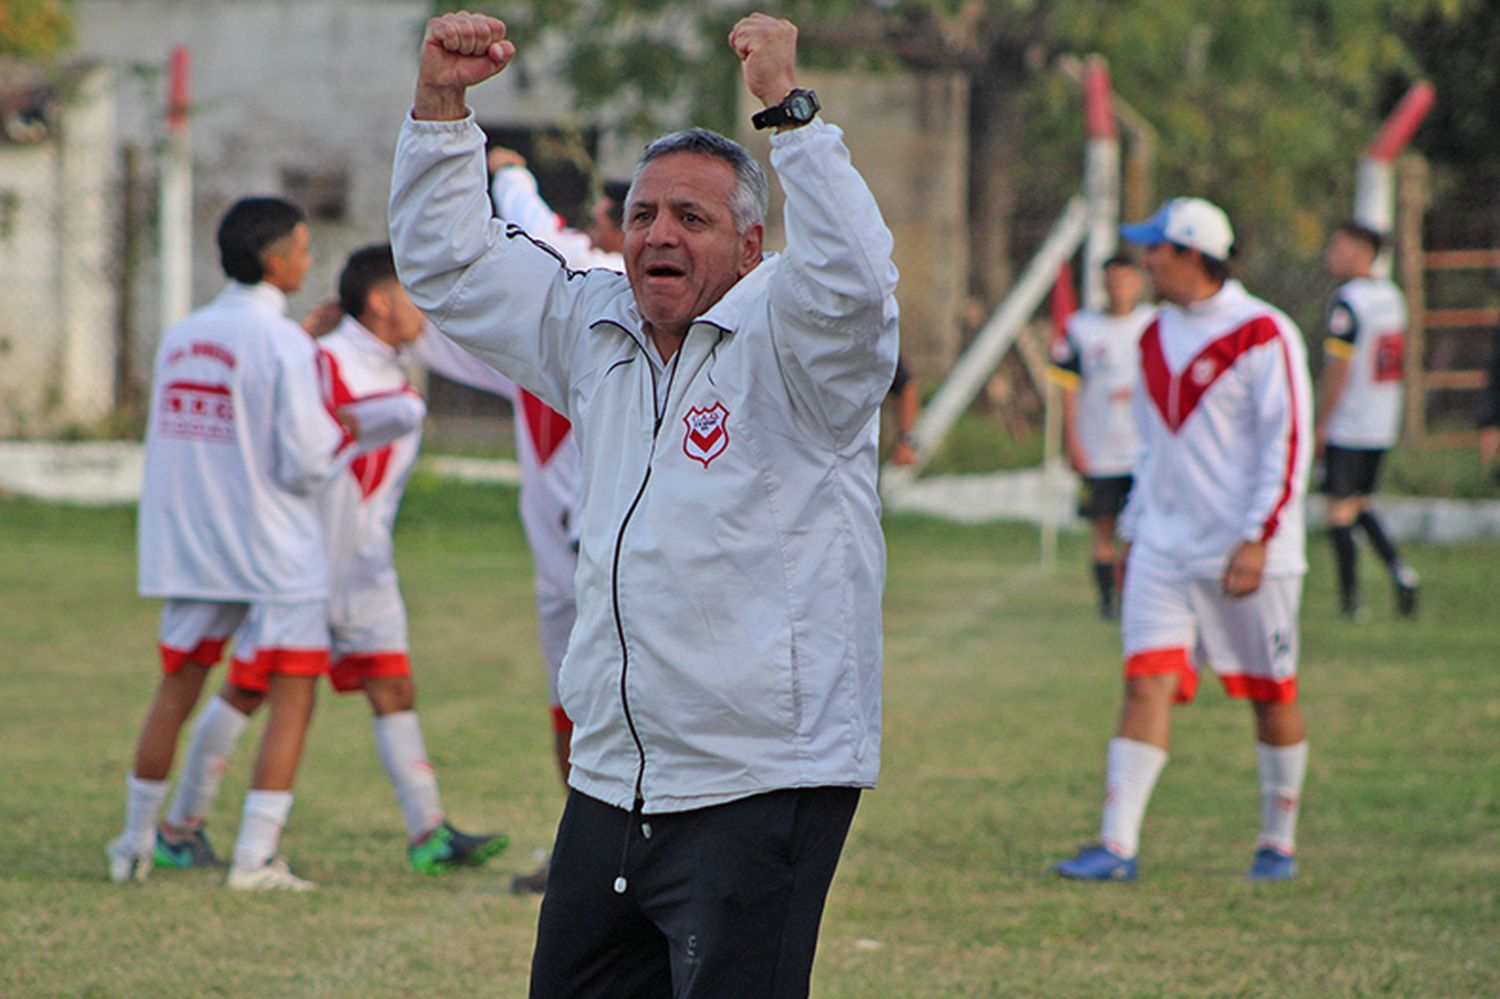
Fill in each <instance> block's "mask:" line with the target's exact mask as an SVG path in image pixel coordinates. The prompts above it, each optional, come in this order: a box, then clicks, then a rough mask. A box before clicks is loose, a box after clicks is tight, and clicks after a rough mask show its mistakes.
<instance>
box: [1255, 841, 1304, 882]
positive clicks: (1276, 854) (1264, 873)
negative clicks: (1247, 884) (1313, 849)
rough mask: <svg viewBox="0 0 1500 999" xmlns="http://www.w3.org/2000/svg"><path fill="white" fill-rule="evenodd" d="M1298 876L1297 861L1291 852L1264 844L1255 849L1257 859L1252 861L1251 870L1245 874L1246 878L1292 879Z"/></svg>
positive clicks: (1260, 879)
mask: <svg viewBox="0 0 1500 999" xmlns="http://www.w3.org/2000/svg"><path fill="white" fill-rule="evenodd" d="M1296 876H1297V861H1296V860H1294V859H1293V858H1292V855H1291V854H1290V853H1282V852H1281V851H1280V850H1276V849H1273V848H1272V847H1269V846H1263V847H1261V848H1260V849H1259V850H1256V851H1255V859H1254V860H1253V861H1251V862H1250V871H1249V873H1248V874H1246V875H1245V880H1246V881H1290V880H1292V878H1295V877H1296Z"/></svg>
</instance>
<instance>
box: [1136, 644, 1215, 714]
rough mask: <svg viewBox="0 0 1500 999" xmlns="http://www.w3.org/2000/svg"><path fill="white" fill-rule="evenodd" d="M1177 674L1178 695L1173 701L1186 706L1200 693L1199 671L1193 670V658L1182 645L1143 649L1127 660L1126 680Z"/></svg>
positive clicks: (1173, 696)
mask: <svg viewBox="0 0 1500 999" xmlns="http://www.w3.org/2000/svg"><path fill="white" fill-rule="evenodd" d="M1166 673H1176V674H1177V693H1176V694H1174V695H1172V700H1174V701H1176V702H1177V703H1178V704H1186V703H1188V702H1189V701H1191V700H1192V699H1193V696H1194V695H1195V694H1197V693H1198V671H1197V670H1195V669H1193V660H1192V657H1191V656H1189V655H1188V650H1187V649H1186V648H1184V647H1183V646H1181V645H1176V646H1173V647H1171V648H1166V649H1143V650H1141V651H1140V652H1132V653H1131V654H1130V656H1129V657H1127V658H1126V660H1125V678H1126V679H1127V680H1128V679H1130V678H1131V677H1133V676H1161V675H1163V674H1166Z"/></svg>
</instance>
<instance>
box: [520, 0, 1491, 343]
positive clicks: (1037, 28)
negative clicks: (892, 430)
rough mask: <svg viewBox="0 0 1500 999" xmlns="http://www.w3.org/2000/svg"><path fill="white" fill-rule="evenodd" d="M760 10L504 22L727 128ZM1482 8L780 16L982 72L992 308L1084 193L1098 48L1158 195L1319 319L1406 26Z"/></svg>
mask: <svg viewBox="0 0 1500 999" xmlns="http://www.w3.org/2000/svg"><path fill="white" fill-rule="evenodd" d="M754 6H755V5H753V4H745V3H739V2H720V3H698V2H684V0H517V2H516V3H515V4H512V5H510V6H509V7H508V8H507V11H506V14H505V17H506V20H507V23H509V24H511V26H512V32H513V35H514V36H515V37H517V38H520V39H526V38H538V37H541V36H542V35H545V34H548V33H551V34H553V35H554V36H555V37H560V38H562V39H563V40H564V43H565V46H566V54H565V57H564V63H563V65H564V72H565V73H566V75H567V77H568V79H569V81H570V83H571V84H572V85H573V87H574V89H575V91H576V92H577V94H578V96H579V99H580V102H581V104H582V105H583V106H585V107H596V108H608V109H610V111H611V112H612V113H613V114H614V115H615V117H616V119H617V120H618V121H619V122H621V123H624V124H630V125H635V126H644V125H648V124H649V125H650V126H654V127H657V128H659V127H662V126H664V125H676V124H680V123H681V122H680V120H678V121H668V120H663V111H664V110H665V112H666V113H668V114H670V113H672V112H676V113H678V115H679V118H680V119H688V118H691V119H692V120H695V121H697V122H701V123H705V124H710V125H715V126H717V127H720V128H725V129H728V128H732V127H733V122H732V121H730V120H728V115H729V114H732V111H733V108H734V107H735V106H736V105H735V101H734V94H735V91H736V88H737V86H738V83H737V80H736V74H735V72H734V60H733V56H732V53H730V52H729V50H728V48H727V46H725V45H724V44H723V39H724V36H725V34H726V33H727V31H728V29H729V27H730V25H731V24H732V23H733V21H734V20H735V19H736V18H737V17H739V16H741V15H742V14H743V13H745V12H746V11H748V10H750V9H753V8H754ZM1476 6H1477V3H1476V0H1321V2H1317V0H1315V2H1312V3H1309V2H1307V0H1260V2H1257V3H1254V4H1228V5H1226V4H1223V3H1220V2H1216V0H1214V2H1210V0H1178V2H1176V3H1172V4H1163V3H1160V2H1158V0H1052V2H1037V0H784V2H782V3H780V4H775V5H773V12H774V13H777V14H779V15H781V16H786V17H790V18H792V19H793V20H794V21H796V22H797V23H798V24H799V25H800V26H801V28H802V48H803V57H804V60H805V61H806V62H808V63H810V64H825V65H842V66H859V67H863V68H866V69H875V70H879V69H882V68H889V69H898V68H899V69H906V70H915V71H924V70H947V71H957V72H960V73H962V74H964V75H965V76H967V77H968V80H969V93H970V109H969V131H970V170H969V176H970V205H971V211H970V232H969V236H970V253H969V258H970V261H971V272H970V280H969V285H970V289H971V292H972V294H973V295H974V297H975V298H977V299H978V300H979V301H980V302H981V303H982V304H983V305H985V306H986V307H990V306H993V305H994V304H995V303H996V302H997V301H998V299H999V298H1000V296H1001V295H1002V294H1003V293H1004V291H1005V290H1006V288H1007V287H1008V285H1009V282H1010V275H1011V267H1012V263H1013V258H1015V257H1016V256H1017V254H1016V253H1014V252H1013V249H1014V248H1013V246H1012V243H1013V240H1014V239H1015V237H1016V236H1017V235H1018V233H1017V228H1016V225H1015V222H1016V219H1017V216H1018V214H1024V212H1023V211H1022V210H1021V209H1023V208H1024V207H1025V206H1031V205H1044V206H1047V207H1046V209H1045V213H1046V217H1047V218H1048V219H1050V215H1051V213H1054V212H1055V211H1056V210H1057V207H1058V206H1060V205H1061V204H1062V201H1063V199H1064V197H1065V196H1066V194H1067V193H1070V192H1071V191H1072V190H1076V189H1077V186H1078V175H1079V167H1078V163H1079V160H1080V157H1081V152H1080V150H1081V146H1082V126H1081V124H1080V117H1081V108H1080V101H1079V99H1078V96H1077V93H1076V85H1074V84H1072V83H1069V82H1067V81H1065V80H1064V79H1063V78H1062V77H1061V76H1060V75H1059V74H1057V73H1055V72H1054V71H1053V68H1054V66H1055V63H1056V60H1057V58H1058V57H1059V56H1061V55H1064V54H1075V53H1084V52H1099V53H1101V54H1103V55H1104V56H1105V57H1106V58H1107V59H1108V60H1109V62H1110V65H1111V67H1112V72H1113V76H1114V80H1115V83H1116V88H1117V90H1118V91H1119V92H1120V93H1122V94H1123V95H1125V96H1127V97H1128V98H1129V99H1130V100H1131V101H1132V103H1134V104H1135V105H1136V106H1137V107H1138V108H1140V109H1141V111H1142V112H1144V114H1145V115H1146V116H1147V117H1148V118H1149V119H1150V120H1151V121H1152V122H1153V124H1154V125H1155V127H1156V129H1157V130H1158V132H1159V133H1160V136H1161V142H1160V146H1159V158H1158V170H1159V177H1158V184H1157V187H1158V189H1159V190H1162V191H1166V192H1171V193H1196V194H1202V195H1205V196H1208V197H1211V198H1213V199H1214V200H1216V201H1218V202H1220V203H1221V204H1223V205H1224V206H1225V208H1226V209H1227V210H1228V211H1229V212H1230V214H1231V216H1232V217H1233V218H1234V220H1235V223H1236V227H1237V229H1238V230H1239V233H1240V236H1241V243H1242V245H1244V246H1245V247H1246V249H1247V253H1246V256H1245V259H1244V261H1243V262H1242V267H1243V268H1244V270H1245V271H1246V272H1247V274H1248V275H1249V276H1250V278H1251V280H1252V282H1253V283H1254V285H1255V286H1256V287H1257V288H1258V289H1259V290H1262V291H1263V292H1265V293H1266V294H1267V296H1268V297H1271V298H1272V299H1273V300H1276V301H1278V302H1284V303H1286V304H1287V305H1288V306H1289V307H1290V308H1291V310H1292V311H1293V312H1294V314H1295V313H1301V315H1302V318H1303V319H1304V322H1305V321H1306V320H1307V319H1308V318H1311V317H1315V316H1316V313H1317V310H1318V307H1319V302H1320V300H1321V296H1322V293H1323V292H1324V290H1326V279H1325V278H1324V276H1323V275H1322V273H1321V270H1320V268H1318V267H1317V265H1316V262H1315V261H1316V255H1317V251H1318V248H1319V246H1320V244H1321V242H1322V240H1323V238H1324V235H1325V233H1326V231H1327V228H1328V226H1329V225H1330V224H1331V223H1332V222H1334V221H1336V220H1337V219H1338V218H1340V217H1342V216H1344V215H1346V214H1347V213H1348V211H1349V209H1350V206H1351V204H1352V188H1353V173H1354V169H1353V168H1354V162H1355V159H1356V157H1357V156H1358V154H1359V151H1360V150H1361V149H1362V147H1363V145H1364V144H1365V143H1366V142H1367V141H1368V139H1369V138H1370V136H1371V135H1372V134H1373V132H1374V129H1375V128H1376V127H1377V126H1378V124H1379V121H1380V116H1381V113H1382V112H1383V111H1384V110H1385V108H1384V107H1380V106H1379V102H1380V100H1381V98H1382V96H1383V90H1382V87H1381V84H1382V82H1383V81H1386V80H1389V79H1391V78H1393V77H1407V78H1410V77H1412V76H1414V75H1416V74H1417V73H1418V72H1419V70H1420V66H1419V64H1418V62H1417V60H1416V59H1414V58H1413V55H1412V52H1411V50H1410V48H1409V46H1408V43H1407V42H1406V41H1405V40H1404V39H1403V38H1402V37H1401V35H1399V34H1398V33H1397V31H1396V28H1395V25H1397V24H1413V23H1419V22H1420V23H1424V24H1426V23H1435V24H1437V25H1450V24H1452V23H1454V22H1455V21H1456V20H1458V19H1459V18H1460V17H1462V16H1463V14H1464V12H1465V11H1467V10H1470V9H1472V8H1474V7H1476ZM522 51H523V56H522V58H524V51H525V49H524V47H523V49H522ZM684 112H685V113H684ZM1021 235H1022V239H1021V242H1023V243H1024V242H1025V241H1026V239H1025V234H1024V233H1023V234H1021ZM1020 248H1022V249H1024V248H1025V247H1024V246H1023V247H1020Z"/></svg>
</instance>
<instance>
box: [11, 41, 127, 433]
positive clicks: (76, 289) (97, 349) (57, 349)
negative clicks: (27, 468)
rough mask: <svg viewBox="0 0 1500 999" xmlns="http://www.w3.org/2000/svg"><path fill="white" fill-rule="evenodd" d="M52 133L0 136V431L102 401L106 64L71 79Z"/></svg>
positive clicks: (108, 274) (108, 271)
mask: <svg viewBox="0 0 1500 999" xmlns="http://www.w3.org/2000/svg"><path fill="white" fill-rule="evenodd" d="M68 86H69V87H71V88H73V89H71V91H69V92H66V93H65V96H63V97H61V98H60V101H61V107H62V110H61V112H60V119H59V121H58V122H57V127H56V129H55V130H54V134H52V135H50V136H48V137H46V138H43V139H41V140H39V141H37V142H28V143H16V144H11V143H0V435H6V436H10V435H17V434H38V433H50V432H55V431H57V430H59V429H63V428H66V427H69V426H74V425H85V424H88V423H91V422H93V421H95V420H98V419H99V418H101V417H103V416H104V415H106V414H107V413H108V412H109V411H110V409H111V408H112V407H113V405H114V363H115V352H114V343H115V339H114V325H115V322H114V321H115V288H114V282H113V271H112V265H113V256H112V255H113V245H114V235H115V229H114V222H115V214H114V212H113V209H112V207H111V204H110V194H111V193H112V185H113V181H114V165H115V160H114V128H113V124H114V112H113V107H112V105H111V103H110V101H109V99H108V97H109V92H110V83H109V73H108V72H107V71H106V70H103V69H95V70H92V71H89V72H86V73H83V74H82V75H79V76H76V77H74V78H71V80H70V83H69V84H68Z"/></svg>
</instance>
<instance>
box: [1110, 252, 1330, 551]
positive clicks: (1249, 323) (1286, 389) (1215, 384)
mask: <svg viewBox="0 0 1500 999" xmlns="http://www.w3.org/2000/svg"><path fill="white" fill-rule="evenodd" d="M1140 357H1141V371H1140V376H1139V377H1140V380H1139V382H1138V384H1137V386H1136V391H1135V396H1134V398H1133V399H1132V402H1131V409H1132V412H1133V413H1134V414H1135V422H1136V430H1137V431H1138V432H1139V434H1140V437H1141V452H1140V457H1139V460H1138V461H1137V463H1136V469H1135V486H1134V488H1133V489H1132V490H1131V492H1130V500H1129V502H1128V503H1127V504H1126V507H1125V512H1124V514H1123V516H1122V517H1121V521H1120V530H1119V533H1120V536H1121V537H1123V538H1125V539H1127V540H1129V541H1131V542H1132V548H1131V554H1130V557H1131V559H1135V558H1137V557H1151V558H1153V559H1155V560H1157V561H1159V562H1162V563H1164V564H1165V565H1167V566H1171V567H1174V568H1176V569H1177V570H1179V571H1181V572H1183V573H1184V574H1186V575H1190V576H1196V577H1204V578H1210V577H1217V576H1219V575H1221V574H1222V573H1223V571H1224V569H1225V567H1226V566H1227V564H1228V561H1229V556H1230V555H1231V554H1232V553H1233V551H1234V549H1235V548H1237V547H1238V546H1239V545H1240V543H1241V542H1244V541H1264V542H1266V566H1265V571H1266V573H1267V574H1268V575H1293V574H1300V573H1303V572H1306V571H1307V560H1306V553H1305V536H1304V526H1303V510H1302V507H1303V499H1304V496H1305V495H1306V493H1307V473H1308V468H1309V464H1310V461H1311V455H1312V390H1311V386H1310V382H1309V378H1308V373H1307V349H1306V347H1305V346H1304V344H1303V342H1302V334H1301V332H1300V331H1299V330H1298V329H1297V327H1296V325H1295V324H1294V323H1293V322H1292V321H1291V320H1290V319H1288V318H1287V317H1286V316H1285V315H1283V314H1282V313H1281V312H1280V311H1278V310H1277V309H1275V308H1273V307H1272V306H1270V305H1268V304H1266V303H1265V302H1263V301H1261V300H1260V299H1258V298H1256V297H1254V296H1253V295H1251V294H1249V293H1248V292H1247V291H1245V289H1244V287H1243V286H1242V285H1241V284H1240V283H1239V282H1238V281H1228V282H1226V283H1225V284H1224V287H1223V288H1222V289H1220V291H1219V293H1218V294H1216V295H1215V296H1214V297H1212V298H1210V299H1207V300H1205V301H1202V302H1195V303H1193V304H1192V305H1190V306H1187V307H1185V308H1179V307H1177V306H1171V305H1168V306H1164V307H1163V308H1162V309H1161V311H1160V312H1159V313H1158V315H1157V318H1156V319H1155V320H1154V321H1153V322H1152V323H1151V325H1150V326H1148V327H1147V328H1146V332H1145V333H1144V334H1142V336H1141V353H1140Z"/></svg>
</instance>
